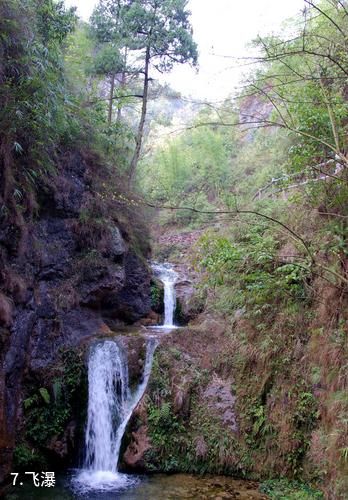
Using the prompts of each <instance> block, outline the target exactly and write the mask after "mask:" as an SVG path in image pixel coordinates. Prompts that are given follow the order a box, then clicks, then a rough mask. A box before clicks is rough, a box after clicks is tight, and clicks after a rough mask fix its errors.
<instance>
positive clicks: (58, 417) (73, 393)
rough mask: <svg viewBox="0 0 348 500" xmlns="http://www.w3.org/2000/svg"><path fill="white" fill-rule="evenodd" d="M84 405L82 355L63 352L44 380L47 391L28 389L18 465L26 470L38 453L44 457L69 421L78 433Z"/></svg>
mask: <svg viewBox="0 0 348 500" xmlns="http://www.w3.org/2000/svg"><path fill="white" fill-rule="evenodd" d="M86 401H87V379H86V369H85V366H84V361H83V355H82V353H78V352H76V351H74V350H72V349H69V350H64V351H62V352H61V354H60V360H59V363H58V364H57V365H56V366H54V367H52V369H51V371H50V373H49V374H48V376H47V384H46V387H37V386H35V385H31V388H30V394H29V395H28V397H27V398H26V399H25V400H24V418H25V440H26V442H27V444H26V445H25V444H24V445H18V450H17V455H16V456H17V461H19V462H20V463H21V465H25V464H27V465H28V466H29V465H30V464H31V463H32V461H33V457H36V456H37V455H38V453H41V452H42V454H43V455H45V452H44V448H46V447H47V446H48V445H49V442H50V440H51V439H52V438H53V437H56V436H60V435H62V434H63V433H64V431H65V429H66V426H67V425H68V423H69V422H71V421H72V420H75V421H76V422H77V423H78V424H79V426H78V432H79V431H81V430H82V428H83V425H84V411H83V410H82V409H83V408H85V407H86ZM28 450H30V453H29V452H28Z"/></svg>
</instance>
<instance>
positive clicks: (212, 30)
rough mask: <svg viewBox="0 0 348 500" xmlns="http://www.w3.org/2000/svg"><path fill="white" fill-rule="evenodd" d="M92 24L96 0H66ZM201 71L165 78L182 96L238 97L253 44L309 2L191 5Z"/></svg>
mask: <svg viewBox="0 0 348 500" xmlns="http://www.w3.org/2000/svg"><path fill="white" fill-rule="evenodd" d="M65 3H66V5H67V6H76V7H77V13H78V15H79V16H80V17H82V18H83V19H84V20H86V21H87V20H88V18H89V16H90V15H91V13H92V10H93V8H94V6H95V5H96V4H97V3H98V2H97V0H65ZM188 5H189V9H190V10H191V12H192V17H191V22H192V26H193V35H194V39H195V41H196V42H197V44H198V51H199V71H198V73H197V72H196V71H195V70H193V69H191V68H189V67H188V66H186V65H185V66H183V65H177V66H176V68H175V69H174V70H173V71H172V72H171V74H169V75H166V76H164V77H160V80H161V81H162V82H164V81H166V82H168V83H170V85H171V86H172V87H173V88H174V89H175V90H178V91H179V92H181V93H182V94H183V95H187V96H191V97H194V98H196V99H208V100H210V101H219V100H221V99H224V98H225V97H226V96H227V95H229V94H231V93H233V91H234V90H235V88H237V87H238V85H239V84H240V81H241V79H242V77H243V74H245V72H246V71H247V70H248V69H249V66H244V65H242V61H241V60H239V59H238V58H239V57H245V56H248V55H250V54H251V50H252V49H251V48H250V47H249V48H248V46H247V45H248V43H249V42H250V41H251V40H252V39H254V38H255V37H256V36H257V35H258V34H261V35H265V34H269V33H272V32H273V33H279V32H282V30H284V29H285V28H284V24H283V22H284V21H285V20H286V19H288V18H289V17H292V16H294V15H296V14H297V13H298V12H299V11H300V10H301V9H303V7H304V0H214V1H211V0H189V3H188Z"/></svg>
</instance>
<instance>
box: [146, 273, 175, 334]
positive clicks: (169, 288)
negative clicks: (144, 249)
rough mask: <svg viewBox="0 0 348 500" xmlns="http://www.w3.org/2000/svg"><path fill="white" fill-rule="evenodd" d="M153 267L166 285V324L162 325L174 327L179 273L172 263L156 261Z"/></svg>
mask: <svg viewBox="0 0 348 500" xmlns="http://www.w3.org/2000/svg"><path fill="white" fill-rule="evenodd" d="M152 269H153V270H154V272H155V274H156V276H157V277H158V279H159V280H160V281H162V283H163V285H164V324H163V325H162V326H163V328H174V327H175V325H174V311H175V307H176V297H175V282H176V280H177V278H178V275H177V273H176V272H175V271H174V269H173V268H172V267H171V265H170V264H158V263H154V264H153V265H152Z"/></svg>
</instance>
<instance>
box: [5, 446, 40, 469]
mask: <svg viewBox="0 0 348 500" xmlns="http://www.w3.org/2000/svg"><path fill="white" fill-rule="evenodd" d="M46 463H47V462H46V459H45V457H44V456H43V455H42V454H41V453H39V452H38V451H37V450H36V449H35V448H30V447H29V446H28V445H27V444H25V443H20V444H18V445H17V446H16V447H15V449H14V453H13V469H14V470H16V471H22V470H25V469H27V468H32V469H34V470H35V468H36V469H38V468H43V467H44V466H45V465H46Z"/></svg>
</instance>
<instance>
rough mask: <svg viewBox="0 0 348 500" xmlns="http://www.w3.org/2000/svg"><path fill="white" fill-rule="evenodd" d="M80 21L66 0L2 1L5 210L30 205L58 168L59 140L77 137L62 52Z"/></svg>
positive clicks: (1, 116)
mask: <svg viewBox="0 0 348 500" xmlns="http://www.w3.org/2000/svg"><path fill="white" fill-rule="evenodd" d="M74 23H75V16H74V12H73V10H71V9H70V10H66V9H65V7H64V4H63V2H53V1H52V0H44V1H37V0H28V1H26V2H19V1H18V0H5V1H4V2H2V3H1V5H0V32H1V38H0V54H1V69H0V107H1V113H0V129H1V135H0V145H1V148H0V149H1V156H0V161H1V163H2V164H3V165H4V167H3V168H2V171H1V197H2V200H3V201H2V203H3V206H2V208H1V207H0V208H1V210H2V212H3V213H4V212H6V210H7V211H8V213H10V214H12V215H13V212H17V214H18V213H19V212H20V211H22V212H25V211H26V210H27V209H28V208H29V209H30V200H31V199H32V195H31V194H30V193H32V192H33V191H34V190H35V188H36V186H37V184H38V182H39V179H40V177H42V176H43V175H45V174H47V173H48V172H50V171H51V170H52V167H53V162H52V158H53V157H54V152H55V151H56V150H57V145H58V143H60V142H69V141H71V140H72V139H73V136H74V132H75V123H74V119H73V117H72V115H71V113H69V107H68V106H67V103H68V102H69V97H68V95H67V93H66V89H65V86H64V73H63V65H62V50H63V44H64V41H65V39H66V37H67V35H68V33H69V32H70V31H71V30H72V29H73V26H74ZM28 40H30V43H28ZM31 204H32V201H31ZM31 208H32V207H31Z"/></svg>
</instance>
